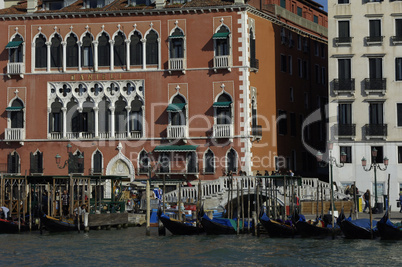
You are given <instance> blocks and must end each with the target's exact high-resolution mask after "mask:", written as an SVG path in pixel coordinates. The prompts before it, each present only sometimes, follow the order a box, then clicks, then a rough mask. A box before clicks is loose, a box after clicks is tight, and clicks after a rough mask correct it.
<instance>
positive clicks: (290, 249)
mask: <svg viewBox="0 0 402 267" xmlns="http://www.w3.org/2000/svg"><path fill="white" fill-rule="evenodd" d="M0 238H1V240H2V241H1V243H0V266H28V265H29V266H56V265H57V266H82V267H84V266H137V265H141V266H167V265H178V266H190V265H195V266H210V265H224V266H227V265H229V266H233V265H234V266H350V265H356V266H366V265H377V266H402V254H401V250H402V242H389V241H380V240H346V239H343V238H337V239H335V240H331V239H302V238H294V239H274V238H269V237H268V236H264V235H262V236H261V237H259V238H257V237H255V236H252V235H240V236H206V235H202V236H172V235H170V234H169V232H168V234H167V235H166V236H158V235H157V231H156V229H152V232H151V236H145V228H144V227H133V228H128V229H121V230H116V229H112V230H102V231H95V230H94V231H90V232H89V233H83V232H81V233H80V234H79V233H77V232H72V233H57V234H49V233H44V234H43V235H40V234H39V232H32V233H23V234H13V235H11V234H4V235H0Z"/></svg>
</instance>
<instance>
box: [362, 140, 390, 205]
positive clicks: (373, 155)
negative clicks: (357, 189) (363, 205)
mask: <svg viewBox="0 0 402 267" xmlns="http://www.w3.org/2000/svg"><path fill="white" fill-rule="evenodd" d="M371 160H372V162H371V164H370V167H369V168H366V165H367V160H366V158H365V157H363V158H362V167H363V170H365V171H366V172H369V171H371V169H373V168H374V200H375V204H374V207H375V208H376V209H377V208H378V202H377V168H378V169H379V170H380V171H385V170H386V169H387V167H388V158H387V157H384V168H381V166H380V164H379V163H377V149H375V147H374V148H373V150H371Z"/></svg>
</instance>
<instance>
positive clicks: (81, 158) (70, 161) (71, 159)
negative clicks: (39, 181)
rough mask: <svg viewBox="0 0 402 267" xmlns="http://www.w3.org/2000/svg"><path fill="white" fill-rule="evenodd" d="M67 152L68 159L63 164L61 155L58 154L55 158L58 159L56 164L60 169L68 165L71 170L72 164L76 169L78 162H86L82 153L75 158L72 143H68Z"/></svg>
mask: <svg viewBox="0 0 402 267" xmlns="http://www.w3.org/2000/svg"><path fill="white" fill-rule="evenodd" d="M66 147H67V154H68V159H66V160H65V161H64V164H63V166H61V165H60V161H61V156H60V155H59V154H56V156H55V159H56V164H57V167H58V168H59V169H64V168H65V167H66V166H67V165H68V166H69V170H70V166H73V167H74V170H75V169H76V167H78V166H77V165H78V164H82V163H83V162H84V156H83V155H82V154H80V155H78V157H77V160H75V159H74V155H73V154H72V152H71V149H72V145H71V144H67V146H66Z"/></svg>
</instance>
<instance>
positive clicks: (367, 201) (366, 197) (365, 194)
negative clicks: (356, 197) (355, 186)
mask: <svg viewBox="0 0 402 267" xmlns="http://www.w3.org/2000/svg"><path fill="white" fill-rule="evenodd" d="M369 197H370V190H368V189H367V191H366V193H364V195H363V200H364V203H365V206H364V209H363V212H366V209H367V208H368V207H369Z"/></svg>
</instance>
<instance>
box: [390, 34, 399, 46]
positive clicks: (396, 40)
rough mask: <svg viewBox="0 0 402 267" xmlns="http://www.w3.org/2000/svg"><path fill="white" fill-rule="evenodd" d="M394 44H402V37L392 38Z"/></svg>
mask: <svg viewBox="0 0 402 267" xmlns="http://www.w3.org/2000/svg"><path fill="white" fill-rule="evenodd" d="M391 40H392V43H393V44H394V45H395V44H402V36H398V35H396V36H392V37H391Z"/></svg>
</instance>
